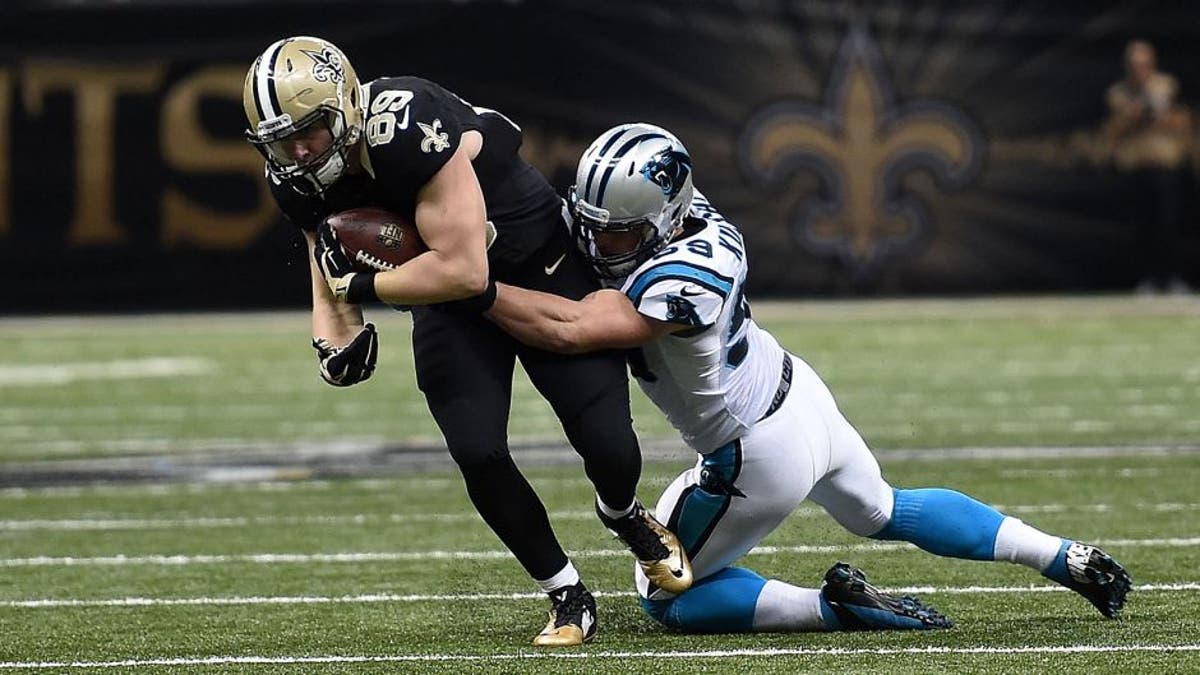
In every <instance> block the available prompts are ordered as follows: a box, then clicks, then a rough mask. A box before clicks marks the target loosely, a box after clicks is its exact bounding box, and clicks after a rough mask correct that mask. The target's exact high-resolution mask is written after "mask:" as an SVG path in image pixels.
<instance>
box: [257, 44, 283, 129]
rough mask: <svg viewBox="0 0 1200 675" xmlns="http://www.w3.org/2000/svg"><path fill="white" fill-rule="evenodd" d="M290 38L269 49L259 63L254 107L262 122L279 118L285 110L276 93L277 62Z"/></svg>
mask: <svg viewBox="0 0 1200 675" xmlns="http://www.w3.org/2000/svg"><path fill="white" fill-rule="evenodd" d="M289 40H290V38H285V39H283V40H280V41H278V42H276V43H275V44H273V45H271V46H270V47H268V48H267V51H266V52H264V53H263V55H262V57H260V59H259V62H258V72H257V73H255V74H254V106H255V107H256V108H258V113H259V116H260V117H261V119H262V121H264V122H265V121H267V120H272V119H275V118H276V117H279V115H280V114H282V112H283V110H282V108H280V106H279V95H278V94H277V93H275V60H276V59H277V58H279V52H280V51H281V50H282V49H283V45H284V44H285V43H287V42H288V41H289Z"/></svg>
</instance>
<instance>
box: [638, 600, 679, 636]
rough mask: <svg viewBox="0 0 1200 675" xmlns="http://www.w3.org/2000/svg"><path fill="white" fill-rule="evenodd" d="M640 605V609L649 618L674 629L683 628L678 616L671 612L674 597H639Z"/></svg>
mask: <svg viewBox="0 0 1200 675" xmlns="http://www.w3.org/2000/svg"><path fill="white" fill-rule="evenodd" d="M639 600H640V601H641V605H642V611H643V612H645V613H646V614H647V615H648V616H649V617H650V618H651V619H654V620H655V621H657V622H659V623H661V624H662V625H664V626H666V627H667V628H672V629H674V630H683V626H682V625H680V623H679V620H678V617H676V616H674V615H673V614H672V613H671V606H672V605H674V604H675V598H669V599H667V600H651V599H650V598H639Z"/></svg>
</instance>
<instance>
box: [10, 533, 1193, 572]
mask: <svg viewBox="0 0 1200 675" xmlns="http://www.w3.org/2000/svg"><path fill="white" fill-rule="evenodd" d="M1091 543H1094V544H1097V545H1103V546H1117V547H1139V548H1140V547H1167V548H1184V547H1191V546H1200V537H1190V538H1168V539H1095V540H1092V542H1091ZM919 550H920V549H918V548H917V547H916V546H913V545H912V544H907V543H890V544H881V543H871V544H829V545H800V546H759V547H757V548H755V549H753V550H751V551H750V553H749V555H780V554H789V553H864V552H881V551H919ZM567 554H568V555H569V556H571V557H572V558H613V557H620V556H627V555H629V553H628V552H627V551H625V550H624V549H585V550H578V551H568V552H567ZM510 557H512V554H511V553H509V552H508V551H497V550H492V551H439V550H435V551H377V552H369V551H368V552H362V551H360V552H353V551H348V552H340V553H240V554H198V555H110V556H90V557H76V556H34V557H28V558H0V567H56V566H63V567H94V566H122V565H164V566H181V565H228V564H240V563H253V564H262V565H278V564H296V563H300V564H308V563H363V562H404V561H424V560H500V559H506V558H510Z"/></svg>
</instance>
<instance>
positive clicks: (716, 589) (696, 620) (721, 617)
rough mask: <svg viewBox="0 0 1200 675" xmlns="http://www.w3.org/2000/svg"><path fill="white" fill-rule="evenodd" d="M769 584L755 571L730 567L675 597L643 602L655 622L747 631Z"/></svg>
mask: <svg viewBox="0 0 1200 675" xmlns="http://www.w3.org/2000/svg"><path fill="white" fill-rule="evenodd" d="M766 583H767V581H766V579H763V578H762V577H761V576H759V575H758V574H757V573H755V572H753V571H751V570H747V569H743V568H739V567H726V568H725V569H723V570H721V571H719V572H717V573H716V574H714V575H712V576H709V577H707V578H705V579H702V580H700V581H698V582H697V583H696V584H695V585H693V586H692V587H691V588H690V589H688V590H687V591H685V592H683V593H681V594H680V595H678V596H676V597H674V598H669V599H666V600H650V599H648V598H644V597H643V598H641V605H642V610H643V611H644V612H646V614H648V615H650V617H651V618H653V619H654V620H655V621H658V622H659V623H661V624H662V625H664V626H666V627H668V628H671V629H673V630H677V631H681V632H684V633H747V632H750V631H752V630H753V629H754V612H755V606H756V605H757V603H758V596H759V594H760V593H761V592H762V589H763V586H765V585H766Z"/></svg>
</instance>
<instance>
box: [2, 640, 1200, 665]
mask: <svg viewBox="0 0 1200 675" xmlns="http://www.w3.org/2000/svg"><path fill="white" fill-rule="evenodd" d="M1195 651H1200V644H1181V645H1172V644H1159V645H1047V646H1042V647H985V646H981V647H877V648H841V647H827V648H796V649H780V648H774V649H715V650H698V651H642V652H619V651H583V650H581V651H521V652H516V653H511V654H394V655H392V654H383V655H363V656H208V657H201V658H160V659H127V660H123V661H0V669H10V670H16V669H26V670H33V669H41V670H46V669H62V668H140V667H170V666H225V665H288V664H330V663H414V662H417V663H428V662H438V661H440V662H454V661H475V662H489V661H553V660H559V659H568V660H576V661H590V660H606V659H637V660H641V659H652V660H653V661H654V662H655V663H658V664H662V663H663V662H664V659H723V658H751V657H779V656H886V655H903V654H912V655H954V654H963V655H968V654H1108V653H1141V652H1160V653H1162V652H1195Z"/></svg>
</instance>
